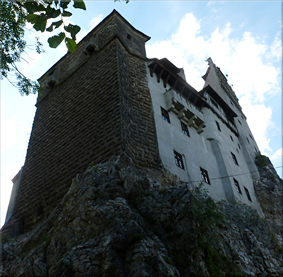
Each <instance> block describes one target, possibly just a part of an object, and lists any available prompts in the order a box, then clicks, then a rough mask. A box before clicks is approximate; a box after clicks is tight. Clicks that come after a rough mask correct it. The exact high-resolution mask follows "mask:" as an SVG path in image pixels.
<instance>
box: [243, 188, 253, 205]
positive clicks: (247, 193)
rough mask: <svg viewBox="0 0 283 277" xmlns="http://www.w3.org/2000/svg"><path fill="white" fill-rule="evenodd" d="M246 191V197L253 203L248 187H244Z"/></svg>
mask: <svg viewBox="0 0 283 277" xmlns="http://www.w3.org/2000/svg"><path fill="white" fill-rule="evenodd" d="M244 189H245V192H246V195H247V197H248V199H249V201H251V202H252V199H251V196H250V193H249V190H248V189H247V188H246V187H244Z"/></svg>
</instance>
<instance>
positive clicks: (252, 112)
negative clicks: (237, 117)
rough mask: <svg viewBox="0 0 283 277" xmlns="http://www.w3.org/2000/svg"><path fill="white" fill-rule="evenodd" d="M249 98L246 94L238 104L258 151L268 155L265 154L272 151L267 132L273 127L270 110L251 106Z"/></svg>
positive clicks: (262, 106)
mask: <svg viewBox="0 0 283 277" xmlns="http://www.w3.org/2000/svg"><path fill="white" fill-rule="evenodd" d="M250 97H251V95H248V94H247V95H245V96H243V97H242V98H240V100H239V102H240V105H241V107H242V108H243V111H244V113H245V115H246V116H247V122H248V124H249V127H250V129H251V132H252V133H253V136H254V137H255V139H256V142H257V144H258V147H259V149H260V150H261V152H262V153H263V154H266V155H268V153H267V152H270V151H272V150H271V148H270V146H269V143H270V138H269V137H268V131H269V130H270V129H271V128H273V127H274V123H273V122H272V120H271V117H272V110H271V108H270V107H266V106H264V105H263V104H256V105H255V104H253V103H252V101H251V99H250Z"/></svg>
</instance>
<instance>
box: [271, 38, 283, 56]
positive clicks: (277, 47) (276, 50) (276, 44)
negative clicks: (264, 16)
mask: <svg viewBox="0 0 283 277" xmlns="http://www.w3.org/2000/svg"><path fill="white" fill-rule="evenodd" d="M270 52H271V55H272V57H274V58H275V59H277V60H280V59H282V54H283V47H282V41H281V40H280V39H279V38H278V37H276V38H275V39H274V41H273V42H272V44H271V45H270Z"/></svg>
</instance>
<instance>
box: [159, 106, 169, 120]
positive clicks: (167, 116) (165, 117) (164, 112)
mask: <svg viewBox="0 0 283 277" xmlns="http://www.w3.org/2000/svg"><path fill="white" fill-rule="evenodd" d="M161 114H162V118H163V119H164V120H165V121H167V122H168V123H170V117H169V113H168V112H167V111H166V110H165V109H163V108H162V107H161Z"/></svg>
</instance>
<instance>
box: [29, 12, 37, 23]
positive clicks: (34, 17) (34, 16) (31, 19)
mask: <svg viewBox="0 0 283 277" xmlns="http://www.w3.org/2000/svg"><path fill="white" fill-rule="evenodd" d="M38 18H39V15H37V14H28V15H27V21H28V22H30V23H32V24H34V23H36V21H37V20H38Z"/></svg>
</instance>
